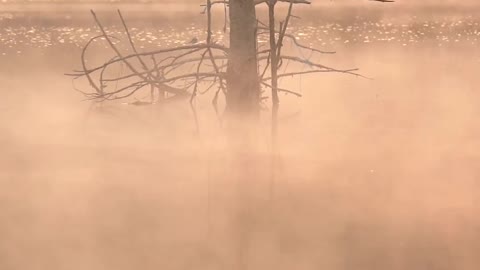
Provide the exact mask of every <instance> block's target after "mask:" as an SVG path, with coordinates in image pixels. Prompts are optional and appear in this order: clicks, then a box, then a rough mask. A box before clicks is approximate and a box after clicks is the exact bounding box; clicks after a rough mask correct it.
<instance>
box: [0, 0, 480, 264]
mask: <svg viewBox="0 0 480 270" xmlns="http://www.w3.org/2000/svg"><path fill="white" fill-rule="evenodd" d="M369 4H370V3H368V2H367V3H365V5H359V6H341V5H340V6H336V5H335V4H334V3H333V4H331V5H326V6H314V7H311V8H308V7H304V8H300V9H298V10H297V11H296V12H295V15H297V16H300V17H301V19H295V20H293V22H292V27H291V29H290V32H291V33H292V34H294V35H295V36H296V37H297V38H298V40H299V41H301V42H303V43H304V44H307V45H309V46H314V47H316V48H320V49H323V50H326V51H335V52H336V54H328V55H327V54H318V53H311V52H309V51H301V50H299V49H298V48H296V47H295V46H293V45H292V44H286V50H287V51H288V53H290V54H293V55H300V56H302V57H305V58H308V59H311V60H315V61H317V62H321V63H323V64H326V65H329V66H332V67H337V68H351V67H355V68H359V69H360V71H359V72H360V73H361V74H362V75H364V76H366V77H368V79H366V78H360V77H355V76H349V75H345V74H320V75H304V76H301V77H297V78H283V79H282V81H281V85H282V87H285V88H288V89H291V90H295V91H298V92H299V93H301V94H302V95H303V96H302V97H301V98H297V97H295V96H292V95H283V94H282V95H281V97H280V98H281V107H280V134H279V143H278V145H279V147H278V153H279V158H278V160H276V162H275V166H274V168H273V170H272V167H271V161H272V159H271V155H270V148H269V147H270V138H269V117H270V116H269V114H268V109H269V103H268V100H267V102H266V103H265V112H264V113H263V114H262V119H261V122H262V124H263V127H262V128H260V130H259V132H258V133H259V134H258V138H257V141H258V142H257V144H258V147H256V148H255V149H244V156H242V157H240V158H239V159H238V158H233V157H231V156H230V155H229V152H230V151H231V149H230V148H229V146H227V144H228V143H227V141H228V140H227V139H226V136H225V134H224V133H223V132H222V128H221V127H220V125H219V123H218V121H217V120H216V116H215V113H214V110H213V108H212V106H211V105H210V100H211V95H209V94H205V95H201V96H199V97H198V100H197V102H196V104H197V111H198V115H199V132H198V133H197V131H196V127H195V123H194V121H193V117H192V111H191V109H190V106H189V103H188V101H179V102H178V103H176V104H173V105H172V106H169V107H166V108H160V107H159V106H138V107H137V106H129V105H125V104H122V102H116V103H115V102H114V103H111V104H106V105H104V106H103V107H102V108H100V109H98V108H97V109H94V108H92V105H91V102H89V101H85V97H84V96H83V95H81V94H80V93H78V92H77V91H75V90H74V87H77V86H78V85H74V84H72V80H71V78H69V77H67V76H65V75H64V74H65V73H68V72H71V71H72V70H74V69H79V68H80V54H81V50H82V47H83V46H84V45H85V43H86V42H87V41H88V40H89V39H90V38H91V37H93V36H96V35H98V34H99V30H98V28H96V27H95V24H94V22H93V20H92V18H91V17H90V14H89V11H88V9H89V8H90V6H88V5H87V4H85V5H82V6H80V7H75V8H72V7H66V6H62V7H58V6H55V7H52V6H49V5H41V6H37V7H35V8H32V7H29V8H28V7H27V8H18V7H12V6H9V7H7V8H5V9H4V10H3V11H2V10H0V82H1V84H0V91H1V93H2V94H1V97H0V269H2V270H17V269H52V270H60V269H62V270H63V269H69V270H71V269H91V270H100V269H102V270H103V269H117V270H123V269H145V270H147V269H238V267H239V265H238V260H239V259H238V257H239V253H242V256H243V258H244V260H245V261H246V262H248V269H302V270H303V269H305V270H309V269H329V270H346V269H358V270H361V269H369V270H375V269H382V270H384V269H399V270H400V269H409V270H415V269H418V270H420V269H422V270H423V269H445V270H447V269H478V267H480V259H479V258H478V252H479V251H480V215H479V214H480V200H479V197H478V196H479V188H480V184H479V181H480V152H479V149H480V128H479V126H478V115H480V106H478V104H479V103H480V94H479V92H478V91H477V89H478V87H479V85H480V79H479V78H478V71H479V70H480V51H479V50H478V48H479V45H480V16H479V14H480V10H478V9H475V8H464V9H451V8H422V9H415V8H405V7H403V8H398V9H396V8H394V7H391V6H389V7H384V6H378V5H375V4H374V5H373V6H372V5H370V6H369ZM367 6H368V7H367ZM0 7H1V6H0ZM120 7H121V8H122V10H123V13H124V16H125V18H126V20H127V23H128V25H129V27H130V29H131V33H132V36H133V38H134V40H135V43H136V44H137V47H138V48H139V49H140V50H142V51H143V50H150V49H154V48H159V47H171V46H175V45H181V44H186V43H188V42H189V41H190V40H191V39H192V38H194V37H196V38H199V39H203V38H205V29H204V28H203V26H204V23H205V17H204V15H201V14H200V11H201V9H200V8H197V7H196V6H195V7H192V8H188V9H187V8H185V6H184V5H182V6H181V7H178V6H175V5H170V6H169V8H170V11H168V10H166V9H165V8H162V5H161V4H159V5H154V6H142V5H134V6H120ZM174 7H176V8H174ZM115 8H116V7H113V6H109V5H103V6H98V7H97V10H98V15H99V17H100V18H101V19H102V20H103V21H104V22H105V25H106V27H107V30H108V31H109V33H112V34H116V33H120V32H121V31H122V28H121V23H120V22H119V21H118V18H117V17H116V9H115ZM283 13H284V10H283V11H281V12H280V14H283ZM215 15H216V16H217V18H222V16H223V15H222V13H221V10H217V11H216V13H215ZM259 17H260V18H262V19H264V18H265V10H259ZM222 27H223V21H222V20H221V19H217V20H216V21H215V23H214V29H215V30H214V39H215V40H217V41H218V42H219V43H223V42H226V40H225V35H224V33H223V31H222ZM266 41H267V40H266V39H261V40H260V42H259V44H260V46H262V44H265V46H267V44H266ZM109 53H110V52H109V51H108V50H107V49H106V46H105V44H103V43H101V42H99V43H98V44H96V45H95V48H94V50H93V51H92V55H91V56H90V57H91V61H92V63H98V61H101V60H102V59H103V60H105V55H108V54H109ZM297 68H300V69H301V70H308V69H309V67H308V66H297ZM83 87H85V85H83ZM135 98H136V99H137V100H142V99H144V98H145V99H148V94H145V95H143V96H142V95H139V96H137V97H135ZM136 99H131V100H130V101H132V100H136ZM245 153H246V154H245ZM239 160H240V162H239ZM272 177H273V179H274V196H273V200H271V197H270V194H271V184H272ZM239 181H244V182H245V181H246V182H248V183H249V184H250V185H249V186H250V187H251V190H249V191H248V194H249V195H248V196H246V197H240V198H238V197H237V196H239V195H238V190H237V188H238V186H237V184H238V182H239ZM238 204H242V205H247V207H246V208H247V209H249V211H251V212H252V213H250V214H249V215H250V216H253V218H250V219H249V221H248V222H247V221H242V220H241V215H238V214H237V209H238ZM239 224H240V225H239Z"/></svg>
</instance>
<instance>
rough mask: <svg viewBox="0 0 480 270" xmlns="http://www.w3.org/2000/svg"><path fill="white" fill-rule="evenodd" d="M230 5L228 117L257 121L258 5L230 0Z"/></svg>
mask: <svg viewBox="0 0 480 270" xmlns="http://www.w3.org/2000/svg"><path fill="white" fill-rule="evenodd" d="M229 3H230V8H229V17H230V53H229V60H228V69H227V76H228V79H227V97H226V98H227V113H229V114H231V115H232V114H233V115H242V116H246V118H248V119H251V118H253V119H255V118H258V114H259V112H260V84H259V81H258V68H257V38H256V26H257V19H256V14H255V4H254V1H253V0H230V1H229ZM242 118H243V117H242Z"/></svg>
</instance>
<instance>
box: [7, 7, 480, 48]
mask: <svg viewBox="0 0 480 270" xmlns="http://www.w3.org/2000/svg"><path fill="white" fill-rule="evenodd" d="M12 16H13V15H12V14H7V13H5V14H0V21H1V20H2V19H4V18H11V17H12ZM70 19H71V18H70ZM411 21H412V22H411V23H409V24H406V23H393V22H391V21H383V20H382V21H369V20H368V19H365V18H361V17H359V16H357V19H356V20H354V21H352V22H348V24H347V23H345V24H341V23H324V24H309V23H308V22H301V23H296V24H294V25H293V26H292V27H291V29H290V30H291V33H294V34H295V36H296V37H297V38H298V40H300V41H302V42H305V43H313V44H320V46H325V45H327V44H328V46H332V47H334V46H336V45H340V44H344V45H348V46H353V45H360V44H364V43H376V44H378V43H389V44H397V45H401V46H414V45H415V44H420V43H422V42H431V41H434V42H437V43H439V44H440V45H439V46H441V44H454V43H462V42H465V43H468V44H472V45H475V44H478V43H479V38H480V30H479V29H480V21H477V18H474V17H473V16H466V17H465V18H462V19H459V20H454V21H449V20H448V19H445V20H443V21H442V20H438V19H437V20H429V21H418V18H417V19H415V17H412V18H411ZM130 31H131V34H132V36H133V37H134V39H135V43H136V44H137V46H138V48H141V49H148V48H149V47H152V46H153V47H168V46H172V45H178V44H185V43H187V42H188V41H189V40H191V39H192V38H193V37H197V38H198V39H199V40H202V39H204V38H205V29H203V28H202V27H199V26H197V25H195V24H190V25H189V26H187V27H184V28H183V31H179V28H176V27H173V26H171V25H169V26H166V27H163V28H160V29H157V28H153V27H146V28H140V27H131V28H130ZM107 32H108V33H110V34H112V35H115V36H118V37H122V38H125V35H124V33H123V30H122V29H121V27H107ZM95 35H98V29H97V28H91V27H80V26H39V25H38V26H37V25H34V26H8V25H7V26H5V27H0V43H1V44H2V45H3V47H4V48H9V49H12V50H11V52H12V53H17V51H20V52H23V51H25V50H26V49H28V48H50V47H56V46H73V47H75V48H81V47H82V46H83V45H84V44H85V43H86V42H87V41H88V40H89V39H90V38H92V37H93V36H95ZM213 39H214V40H215V41H216V42H218V43H221V44H222V43H226V40H225V33H223V31H221V30H219V29H217V30H215V31H213ZM267 41H268V39H267V37H265V36H262V37H261V38H259V43H261V44H264V43H266V42H267ZM8 53H9V52H3V53H2V55H6V54H8Z"/></svg>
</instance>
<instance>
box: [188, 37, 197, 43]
mask: <svg viewBox="0 0 480 270" xmlns="http://www.w3.org/2000/svg"><path fill="white" fill-rule="evenodd" d="M196 43H198V38H196V37H194V38H192V40H190V42H188V44H196Z"/></svg>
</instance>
